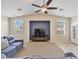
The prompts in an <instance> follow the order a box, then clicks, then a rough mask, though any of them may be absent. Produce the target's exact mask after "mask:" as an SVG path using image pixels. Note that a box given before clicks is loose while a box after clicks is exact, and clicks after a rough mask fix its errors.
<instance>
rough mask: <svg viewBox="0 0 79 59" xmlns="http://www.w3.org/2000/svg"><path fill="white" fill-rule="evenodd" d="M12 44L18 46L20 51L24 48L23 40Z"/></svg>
mask: <svg viewBox="0 0 79 59" xmlns="http://www.w3.org/2000/svg"><path fill="white" fill-rule="evenodd" d="M11 45H14V46H17V48H18V51H19V50H20V49H21V48H22V42H14V43H12V44H11Z"/></svg>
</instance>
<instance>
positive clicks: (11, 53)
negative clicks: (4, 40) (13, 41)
mask: <svg viewBox="0 0 79 59" xmlns="http://www.w3.org/2000/svg"><path fill="white" fill-rule="evenodd" d="M17 51H18V50H17V46H9V47H7V48H5V49H4V50H2V51H1V53H4V54H5V55H6V56H7V57H13V56H15V54H16V53H17Z"/></svg>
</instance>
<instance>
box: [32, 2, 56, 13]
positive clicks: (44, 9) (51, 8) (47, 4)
mask: <svg viewBox="0 0 79 59" xmlns="http://www.w3.org/2000/svg"><path fill="white" fill-rule="evenodd" d="M43 1H44V2H43V5H42V6H39V5H36V4H32V5H33V6H35V7H39V8H41V9H39V10H37V11H35V12H39V11H43V12H44V13H45V14H47V13H48V12H47V9H49V10H56V9H57V7H48V6H49V4H50V3H51V2H52V0H48V1H47V2H45V0H43Z"/></svg>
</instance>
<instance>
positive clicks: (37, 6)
mask: <svg viewBox="0 0 79 59" xmlns="http://www.w3.org/2000/svg"><path fill="white" fill-rule="evenodd" d="M32 5H33V6H35V7H40V8H41V6H39V5H36V4H32Z"/></svg>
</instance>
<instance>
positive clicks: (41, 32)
mask: <svg viewBox="0 0 79 59" xmlns="http://www.w3.org/2000/svg"><path fill="white" fill-rule="evenodd" d="M30 40H31V41H49V40H50V21H30Z"/></svg>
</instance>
